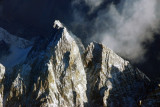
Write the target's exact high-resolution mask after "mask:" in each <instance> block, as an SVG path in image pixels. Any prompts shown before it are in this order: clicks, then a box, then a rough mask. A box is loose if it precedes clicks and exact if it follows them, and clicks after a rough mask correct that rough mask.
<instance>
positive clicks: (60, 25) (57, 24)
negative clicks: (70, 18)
mask: <svg viewBox="0 0 160 107" xmlns="http://www.w3.org/2000/svg"><path fill="white" fill-rule="evenodd" d="M63 27H64V26H63V24H62V23H61V22H60V21H59V20H55V21H54V24H53V28H56V29H60V28H63Z"/></svg>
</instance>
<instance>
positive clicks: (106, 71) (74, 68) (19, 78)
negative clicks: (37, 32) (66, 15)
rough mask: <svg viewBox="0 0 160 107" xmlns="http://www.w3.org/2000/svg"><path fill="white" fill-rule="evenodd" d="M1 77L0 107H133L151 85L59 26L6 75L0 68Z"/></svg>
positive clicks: (99, 48) (124, 63) (102, 50)
mask: <svg viewBox="0 0 160 107" xmlns="http://www.w3.org/2000/svg"><path fill="white" fill-rule="evenodd" d="M0 63H1V62H0ZM0 73H1V78H0V85H1V87H0V94H1V99H0V102H1V103H0V104H1V105H2V106H7V107H10V106H12V107H17V106H26V107H28V106H29V107H30V106H41V107H45V106H46V107H84V106H85V107H86V106H88V107H100V106H105V107H106V106H109V107H117V106H123V107H135V106H138V103H139V100H140V99H142V98H143V97H144V96H145V95H146V93H147V92H148V86H149V85H150V80H149V78H148V77H147V76H146V75H145V74H143V73H142V72H141V71H139V70H138V69H137V68H134V67H132V66H131V64H130V63H129V62H128V61H126V60H124V59H122V58H121V57H119V56H118V55H117V54H115V53H114V52H113V51H112V50H110V49H109V48H106V47H105V46H104V45H102V44H99V43H96V42H93V43H90V44H89V45H88V47H87V48H86V49H85V48H84V46H83V44H82V43H81V41H80V40H79V39H78V38H77V37H75V36H74V35H73V34H72V33H70V32H69V31H67V29H66V28H65V27H64V26H63V25H62V24H61V23H60V22H59V21H55V23H54V29H53V34H52V35H51V36H50V37H48V38H44V39H40V40H39V41H38V42H35V44H34V45H33V47H32V49H31V50H30V51H29V53H28V55H27V57H26V58H25V60H24V61H23V62H21V63H19V64H16V66H14V67H13V68H12V70H10V71H5V70H4V67H3V66H2V67H1V66H0ZM4 77H5V78H4Z"/></svg>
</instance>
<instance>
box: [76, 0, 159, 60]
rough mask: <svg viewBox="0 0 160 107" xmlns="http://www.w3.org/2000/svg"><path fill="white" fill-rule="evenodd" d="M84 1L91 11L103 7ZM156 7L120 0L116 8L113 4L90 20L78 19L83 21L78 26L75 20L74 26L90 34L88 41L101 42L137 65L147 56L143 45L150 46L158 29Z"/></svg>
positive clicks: (153, 0)
mask: <svg viewBox="0 0 160 107" xmlns="http://www.w3.org/2000/svg"><path fill="white" fill-rule="evenodd" d="M87 1H88V0H87ZM87 1H86V3H87V4H88V5H89V6H90V8H92V7H97V6H100V4H101V3H103V1H102V2H101V3H100V4H99V5H97V2H96V1H95V2H94V1H92V2H89V1H88V2H87ZM92 3H95V4H94V5H93V4H92ZM157 3H158V1H157V0H134V1H133V0H121V1H120V2H119V3H118V4H115V3H114V2H112V3H110V4H109V5H106V7H104V8H102V9H100V10H96V11H97V13H96V16H95V18H93V19H92V20H87V18H85V17H79V18H82V19H83V20H81V23H78V20H79V19H75V22H77V23H78V24H79V25H80V26H81V27H83V28H85V29H86V30H87V31H89V34H90V36H89V40H90V41H92V40H96V41H100V42H102V43H103V44H105V45H106V46H108V47H109V48H111V49H113V50H114V51H115V52H117V53H119V54H120V55H121V56H125V57H126V58H128V59H130V60H132V61H135V62H136V61H140V60H143V55H144V54H145V52H146V49H145V48H144V47H143V45H142V43H143V42H144V41H148V42H152V41H153V32H154V31H156V29H157V28H158V25H157V22H158V21H159V16H158V10H159V8H158V5H157ZM78 13H79V12H78V11H76V14H78ZM93 13H94V11H93ZM75 16H76V15H75ZM82 21H83V22H82ZM83 24H84V26H83ZM85 24H87V25H85ZM90 29H92V30H90Z"/></svg>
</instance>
